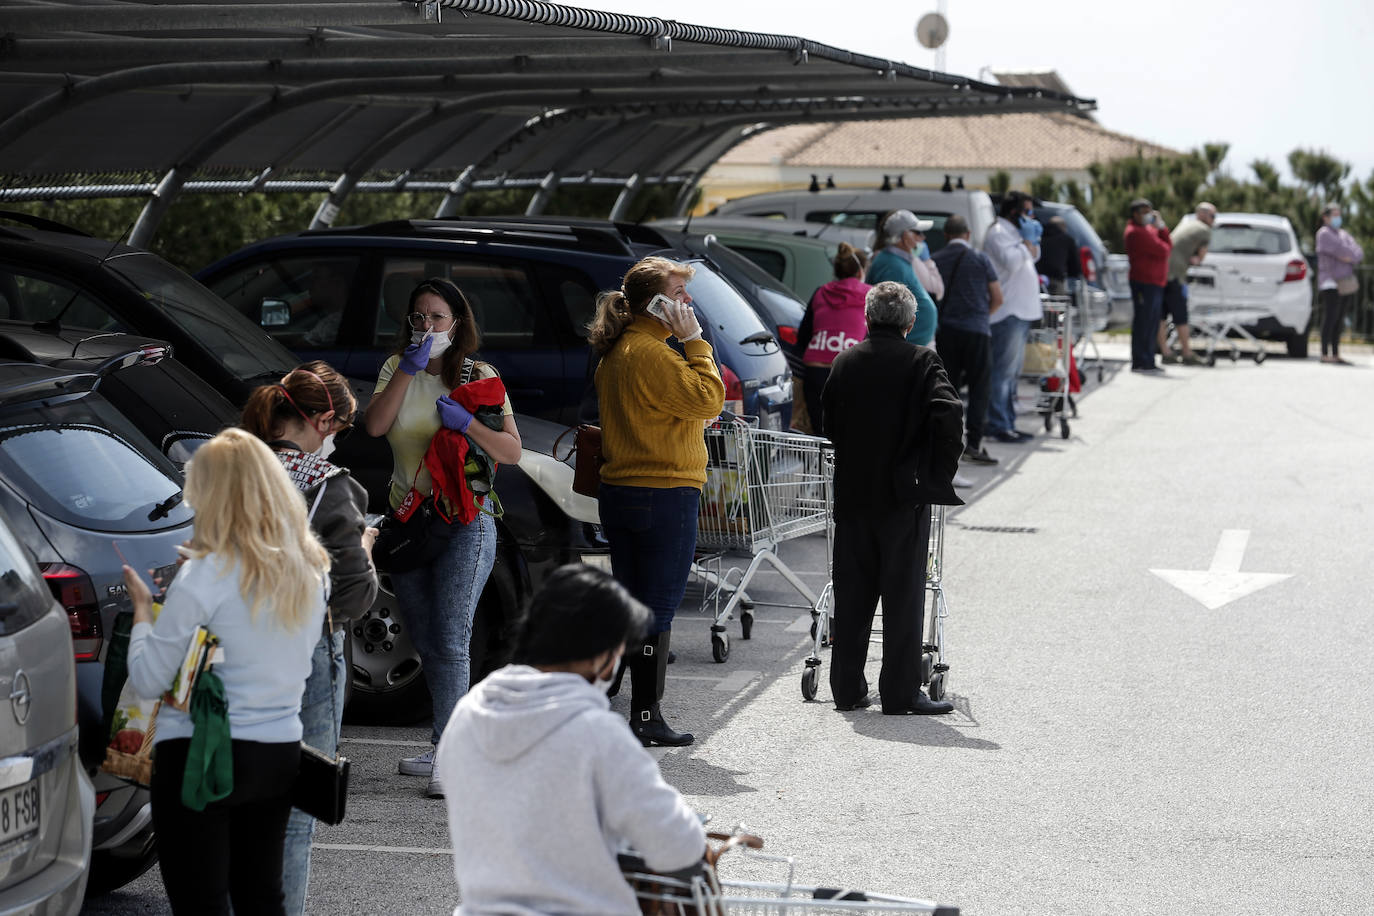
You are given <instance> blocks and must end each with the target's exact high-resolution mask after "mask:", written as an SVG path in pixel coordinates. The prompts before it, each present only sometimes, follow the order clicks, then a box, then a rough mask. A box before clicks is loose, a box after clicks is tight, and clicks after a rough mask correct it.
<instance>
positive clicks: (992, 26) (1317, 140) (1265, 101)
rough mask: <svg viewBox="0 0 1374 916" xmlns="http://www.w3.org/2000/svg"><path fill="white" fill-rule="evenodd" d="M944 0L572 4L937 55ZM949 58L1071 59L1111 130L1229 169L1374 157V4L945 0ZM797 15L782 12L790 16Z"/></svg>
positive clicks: (914, 57) (989, 61)
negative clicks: (1222, 147) (924, 28)
mask: <svg viewBox="0 0 1374 916" xmlns="http://www.w3.org/2000/svg"><path fill="white" fill-rule="evenodd" d="M936 2H937V0H917V2H916V3H915V4H913V5H901V4H896V3H893V2H890V0H888V2H878V0H847V2H844V3H835V2H829V3H819V2H813V0H794V2H790V3H786V4H773V3H766V4H765V3H762V2H759V0H744V2H740V0H695V2H693V3H690V4H682V3H669V2H667V0H584V2H578V3H575V4H573V5H577V6H583V7H588V8H592V9H600V10H610V11H613V12H622V13H633V14H636V15H641V16H657V17H659V18H662V19H676V20H678V21H681V22H690V23H696V24H700V25H712V26H717V27H722V28H734V29H741V30H747V31H758V32H775V33H781V34H787V35H800V36H802V37H805V38H809V39H812V40H815V41H820V42H824V43H826V44H831V45H836V46H838V47H841V48H846V49H848V50H851V51H858V52H862V53H866V54H872V55H875V56H879V57H886V58H892V59H895V60H902V61H905V62H907V63H910V64H913V65H916V66H920V67H933V66H934V65H935V55H934V52H932V51H928V50H926V49H925V48H922V47H921V46H920V45H918V44H917V43H916V39H915V35H914V27H915V23H916V20H917V19H919V18H920V16H921V14H923V13H926V12H929V11H932V10H934V9H935V8H936ZM944 3H945V7H946V9H945V15H946V18H948V20H949V23H950V40H949V44H948V46H947V47H946V56H947V61H946V67H945V69H946V70H948V71H949V72H951V73H958V74H962V75H964V76H977V75H978V72H979V70H980V69H982V68H983V67H990V68H991V69H992V70H1003V71H1016V70H1045V69H1054V70H1058V71H1059V73H1060V75H1061V76H1063V78H1064V79H1065V80H1066V81H1067V82H1068V84H1069V86H1070V87H1072V88H1073V90H1074V92H1075V93H1077V94H1078V95H1080V96H1086V97H1091V98H1096V99H1097V102H1098V111H1097V119H1098V120H1099V121H1100V122H1101V123H1102V124H1103V125H1104V126H1106V127H1108V128H1110V129H1112V130H1117V131H1121V132H1122V133H1126V134H1131V135H1133V136H1137V137H1141V138H1143V139H1147V140H1153V141H1155V142H1157V143H1162V144H1164V145H1166V146H1172V147H1175V148H1178V149H1188V148H1192V147H1195V146H1200V145H1201V144H1203V143H1205V142H1210V141H1218V140H1220V141H1227V142H1229V143H1230V144H1231V153H1230V155H1229V156H1228V158H1227V160H1226V165H1227V166H1228V167H1229V170H1230V171H1231V172H1232V173H1233V174H1236V175H1237V176H1238V177H1239V176H1244V177H1249V174H1250V172H1249V169H1248V164H1249V163H1250V162H1251V161H1252V160H1254V159H1256V158H1267V159H1270V160H1272V161H1273V162H1274V163H1275V164H1276V165H1278V166H1279V167H1280V168H1282V169H1283V170H1284V171H1285V173H1286V171H1287V164H1286V162H1285V159H1286V157H1287V155H1288V152H1289V151H1290V150H1292V149H1293V148H1294V147H1296V146H1304V147H1307V148H1316V149H1325V150H1327V151H1329V152H1332V153H1334V154H1336V155H1337V156H1339V157H1341V158H1342V159H1344V160H1345V161H1347V162H1350V163H1351V164H1352V166H1353V167H1354V174H1355V175H1358V176H1359V177H1360V178H1362V179H1363V178H1368V177H1369V176H1370V173H1371V170H1374V118H1371V116H1370V115H1369V113H1368V109H1369V102H1370V99H1371V96H1374V91H1372V90H1374V45H1371V44H1370V39H1371V36H1374V2H1369V0H1364V2H1360V0H1319V2H1312V3H1308V4H1305V5H1301V6H1300V5H1298V4H1293V3H1291V2H1275V0H1249V2H1238V0H1162V2H1150V0H1131V2H1122V0H1039V2H1030V0H1021V2H1011V0H944ZM784 13H785V15H782V14H784Z"/></svg>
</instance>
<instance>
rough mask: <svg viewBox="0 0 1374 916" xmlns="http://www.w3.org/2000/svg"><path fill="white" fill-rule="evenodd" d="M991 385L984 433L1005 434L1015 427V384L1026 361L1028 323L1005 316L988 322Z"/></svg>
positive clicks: (1014, 317)
mask: <svg viewBox="0 0 1374 916" xmlns="http://www.w3.org/2000/svg"><path fill="white" fill-rule="evenodd" d="M991 331H992V340H991V345H992V384H991V385H990V386H989V393H988V415H987V422H986V423H985V424H984V429H983V433H984V435H992V434H994V433H1009V432H1011V431H1012V430H1014V429H1015V428H1016V383H1017V380H1018V379H1019V377H1020V375H1021V364H1022V363H1024V362H1025V361H1026V335H1027V334H1028V333H1030V322H1029V321H1027V320H1026V319H1024V318H1017V317H1016V316H1015V315H1008V316H1007V317H1006V318H1003V319H1002V320H1001V321H998V322H996V323H994V324H993V325H992V328H991Z"/></svg>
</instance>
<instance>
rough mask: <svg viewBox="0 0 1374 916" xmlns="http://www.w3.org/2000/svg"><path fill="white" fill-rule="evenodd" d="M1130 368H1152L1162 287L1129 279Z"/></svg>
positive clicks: (1162, 296) (1157, 343)
mask: <svg viewBox="0 0 1374 916" xmlns="http://www.w3.org/2000/svg"><path fill="white" fill-rule="evenodd" d="M1131 305H1132V306H1133V307H1134V308H1133V312H1132V315H1131V368H1132V369H1152V368H1154V364H1155V347H1157V346H1158V345H1159V316H1160V311H1161V309H1162V308H1163V306H1164V287H1162V286H1155V285H1154V284H1153V283H1137V282H1135V281H1134V280H1132V281H1131Z"/></svg>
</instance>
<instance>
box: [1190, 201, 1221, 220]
mask: <svg viewBox="0 0 1374 916" xmlns="http://www.w3.org/2000/svg"><path fill="white" fill-rule="evenodd" d="M1193 212H1194V213H1195V214H1197V215H1198V216H1206V215H1208V214H1209V213H1210V214H1211V215H1212V216H1216V215H1217V205H1216V204H1213V203H1208V202H1207V201H1205V200H1204V201H1203V202H1202V203H1200V204H1198V205H1197V209H1195V210H1194V211H1193Z"/></svg>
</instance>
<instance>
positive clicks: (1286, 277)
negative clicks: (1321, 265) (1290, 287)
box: [1283, 258, 1307, 283]
mask: <svg viewBox="0 0 1374 916" xmlns="http://www.w3.org/2000/svg"><path fill="white" fill-rule="evenodd" d="M1306 279H1307V262H1306V261H1304V260H1302V259H1301V258H1294V259H1293V260H1291V261H1289V262H1288V266H1287V267H1286V268H1284V271H1283V282H1284V283H1292V282H1294V281H1295V280H1306Z"/></svg>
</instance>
